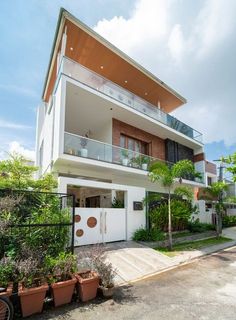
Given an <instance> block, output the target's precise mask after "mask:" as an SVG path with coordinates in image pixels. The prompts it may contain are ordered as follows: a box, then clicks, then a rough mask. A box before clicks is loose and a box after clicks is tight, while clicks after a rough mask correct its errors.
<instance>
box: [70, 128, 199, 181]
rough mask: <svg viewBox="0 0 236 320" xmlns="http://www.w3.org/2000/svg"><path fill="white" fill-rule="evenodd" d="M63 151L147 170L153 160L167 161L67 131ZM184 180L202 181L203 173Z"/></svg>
mask: <svg viewBox="0 0 236 320" xmlns="http://www.w3.org/2000/svg"><path fill="white" fill-rule="evenodd" d="M64 153H65V154H69V155H74V156H77V157H83V158H87V159H93V160H98V161H104V162H109V163H113V164H119V165H122V166H126V167H131V168H134V169H141V170H145V171H147V170H148V168H149V165H150V164H151V163H153V162H156V161H161V162H165V163H167V161H164V160H161V159H157V158H153V157H150V156H147V155H145V154H141V153H139V152H136V151H132V150H128V149H124V148H121V147H118V146H114V145H111V144H108V143H104V142H101V141H97V140H93V139H90V138H86V137H83V136H79V135H75V134H72V133H68V132H65V134H64ZM168 164H169V165H170V166H171V165H173V163H170V162H168ZM186 180H190V181H196V182H202V181H203V175H202V178H201V179H196V178H194V177H186Z"/></svg>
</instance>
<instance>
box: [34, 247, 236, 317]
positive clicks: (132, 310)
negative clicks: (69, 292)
mask: <svg viewBox="0 0 236 320" xmlns="http://www.w3.org/2000/svg"><path fill="white" fill-rule="evenodd" d="M235 299H236V247H234V248H231V249H230V250H226V251H222V252H220V253H217V254H213V255H211V256H207V257H205V258H202V259H199V260H197V261H195V262H193V263H191V264H189V265H186V266H183V267H179V268H177V269H174V270H172V271H169V272H165V273H163V274H161V275H158V276H155V277H153V278H150V279H148V280H144V281H141V282H138V283H135V284H133V285H130V286H126V287H123V288H119V289H118V290H117V292H116V295H115V297H114V300H104V299H103V298H99V299H97V300H96V301H95V302H92V303H88V304H81V303H76V302H74V303H72V304H71V305H69V306H66V307H61V308H58V309H55V310H52V309H51V310H47V311H45V312H44V313H43V314H42V315H39V316H35V317H32V318H30V319H34V320H36V319H37V320H38V319H76V320H80V319H81V320H82V319H83V320H90V319H91V320H92V319H96V320H100V319H101V320H106V319H109V320H110V319H112V320H116V319H125V320H128V319H165V320H168V319H170V320H175V319H181V320H185V319H186V320H191V319H202V320H207V319H214V320H218V319H220V320H228V319H232V320H235V319H236V305H235Z"/></svg>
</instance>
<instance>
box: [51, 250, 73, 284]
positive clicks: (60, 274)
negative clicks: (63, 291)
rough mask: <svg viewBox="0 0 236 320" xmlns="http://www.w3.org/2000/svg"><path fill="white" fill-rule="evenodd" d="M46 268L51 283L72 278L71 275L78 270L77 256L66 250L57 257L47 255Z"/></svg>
mask: <svg viewBox="0 0 236 320" xmlns="http://www.w3.org/2000/svg"><path fill="white" fill-rule="evenodd" d="M45 270H46V271H47V273H48V274H49V278H50V279H49V281H50V282H51V283H55V282H58V281H66V280H68V279H71V275H72V274H74V273H75V272H77V270H78V264H77V256H76V255H73V254H71V253H65V252H61V253H60V254H59V255H58V256H57V257H56V258H53V257H51V256H47V257H46V258H45Z"/></svg>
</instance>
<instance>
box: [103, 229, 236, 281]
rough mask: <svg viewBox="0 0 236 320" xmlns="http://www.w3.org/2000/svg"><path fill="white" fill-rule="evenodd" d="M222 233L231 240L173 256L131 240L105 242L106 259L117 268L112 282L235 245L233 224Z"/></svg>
mask: <svg viewBox="0 0 236 320" xmlns="http://www.w3.org/2000/svg"><path fill="white" fill-rule="evenodd" d="M223 236H225V237H229V238H231V239H233V241H230V242H227V243H222V244H219V245H214V246H210V247H206V248H203V249H201V250H194V251H185V252H182V253H181V254H179V255H178V256H176V257H171V258H170V257H168V256H166V255H164V254H161V253H160V252H157V251H155V250H153V249H151V248H149V247H147V246H144V245H141V244H139V243H136V242H134V241H127V242H118V243H112V244H106V250H107V259H108V261H110V262H111V263H112V264H113V266H114V268H115V269H116V271H117V276H116V279H115V282H116V284H118V285H121V284H125V283H130V282H133V281H136V280H141V279H143V278H146V277H149V276H151V275H154V274H158V273H160V272H162V271H164V270H168V269H171V268H174V267H176V266H179V265H181V264H185V263H189V262H190V261H191V260H193V259H196V258H199V257H201V256H204V255H207V254H211V253H213V252H217V251H220V250H223V249H225V248H228V247H231V246H234V245H236V227H233V228H227V229H224V231H223Z"/></svg>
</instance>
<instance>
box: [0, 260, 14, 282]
mask: <svg viewBox="0 0 236 320" xmlns="http://www.w3.org/2000/svg"><path fill="white" fill-rule="evenodd" d="M14 272H15V262H14V260H12V259H11V258H9V257H3V258H2V259H1V260H0V287H2V288H6V287H7V285H8V283H9V282H12V281H13V279H14Z"/></svg>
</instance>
